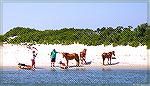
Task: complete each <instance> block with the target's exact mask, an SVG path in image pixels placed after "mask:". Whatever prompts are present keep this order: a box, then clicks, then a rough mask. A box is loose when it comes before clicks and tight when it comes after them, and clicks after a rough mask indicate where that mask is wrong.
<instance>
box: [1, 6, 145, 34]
mask: <svg viewBox="0 0 150 86" xmlns="http://www.w3.org/2000/svg"><path fill="white" fill-rule="evenodd" d="M2 21H3V34H5V33H6V32H8V31H9V30H10V29H12V28H14V27H29V28H34V29H37V30H47V29H62V28H72V27H74V28H82V29H87V28H89V29H93V30H96V29H97V28H102V27H113V28H115V27H117V26H123V27H127V26H133V27H134V28H135V27H136V26H137V25H139V24H142V23H146V22H147V3H3V20H2Z"/></svg>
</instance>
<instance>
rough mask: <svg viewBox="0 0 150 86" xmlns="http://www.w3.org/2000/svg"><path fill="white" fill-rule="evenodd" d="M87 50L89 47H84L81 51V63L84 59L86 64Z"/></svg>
mask: <svg viewBox="0 0 150 86" xmlns="http://www.w3.org/2000/svg"><path fill="white" fill-rule="evenodd" d="M86 50H87V49H84V50H83V51H82V52H80V59H81V64H83V61H84V64H86V61H85V59H86Z"/></svg>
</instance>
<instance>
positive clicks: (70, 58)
mask: <svg viewBox="0 0 150 86" xmlns="http://www.w3.org/2000/svg"><path fill="white" fill-rule="evenodd" d="M62 55H63V58H64V57H65V59H66V61H67V67H68V62H69V60H73V59H75V60H76V66H79V56H78V54H76V53H73V54H69V53H62Z"/></svg>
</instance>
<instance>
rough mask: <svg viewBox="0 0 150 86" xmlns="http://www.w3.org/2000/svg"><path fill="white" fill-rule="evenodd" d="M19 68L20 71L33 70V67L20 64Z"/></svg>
mask: <svg viewBox="0 0 150 86" xmlns="http://www.w3.org/2000/svg"><path fill="white" fill-rule="evenodd" d="M18 68H19V69H27V70H31V69H32V66H30V65H25V64H21V63H19V64H18Z"/></svg>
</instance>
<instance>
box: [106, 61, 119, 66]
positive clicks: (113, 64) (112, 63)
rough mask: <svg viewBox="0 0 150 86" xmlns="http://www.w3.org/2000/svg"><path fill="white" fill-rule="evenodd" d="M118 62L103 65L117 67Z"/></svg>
mask: <svg viewBox="0 0 150 86" xmlns="http://www.w3.org/2000/svg"><path fill="white" fill-rule="evenodd" d="M119 63H120V62H116V63H111V64H105V66H108V65H117V64H119Z"/></svg>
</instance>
